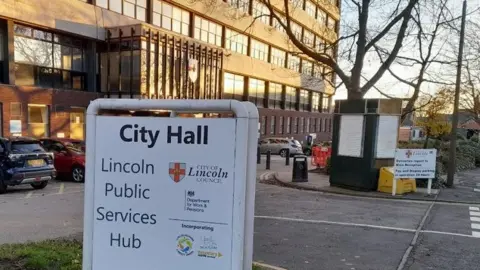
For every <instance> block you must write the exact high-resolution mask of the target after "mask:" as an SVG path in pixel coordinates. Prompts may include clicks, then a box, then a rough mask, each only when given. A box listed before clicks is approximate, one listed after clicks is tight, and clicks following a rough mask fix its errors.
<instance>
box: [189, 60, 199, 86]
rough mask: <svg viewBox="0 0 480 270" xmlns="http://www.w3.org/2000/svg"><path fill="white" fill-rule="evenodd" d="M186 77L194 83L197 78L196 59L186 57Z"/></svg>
mask: <svg viewBox="0 0 480 270" xmlns="http://www.w3.org/2000/svg"><path fill="white" fill-rule="evenodd" d="M188 77H189V78H190V80H191V81H192V82H193V83H194V82H196V81H197V79H198V60H196V59H193V58H189V59H188Z"/></svg>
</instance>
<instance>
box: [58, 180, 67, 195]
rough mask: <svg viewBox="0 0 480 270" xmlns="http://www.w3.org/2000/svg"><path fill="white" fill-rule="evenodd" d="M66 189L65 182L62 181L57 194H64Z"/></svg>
mask: <svg viewBox="0 0 480 270" xmlns="http://www.w3.org/2000/svg"><path fill="white" fill-rule="evenodd" d="M64 190H65V184H64V183H61V184H60V187H59V188H58V193H57V194H63V191H64Z"/></svg>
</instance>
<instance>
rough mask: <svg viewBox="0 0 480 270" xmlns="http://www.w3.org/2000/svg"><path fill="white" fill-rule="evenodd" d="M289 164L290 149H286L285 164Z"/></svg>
mask: <svg viewBox="0 0 480 270" xmlns="http://www.w3.org/2000/svg"><path fill="white" fill-rule="evenodd" d="M289 165H290V149H287V156H286V157H285V166H289Z"/></svg>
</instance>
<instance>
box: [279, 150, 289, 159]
mask: <svg viewBox="0 0 480 270" xmlns="http://www.w3.org/2000/svg"><path fill="white" fill-rule="evenodd" d="M280 156H281V157H286V156H287V149H282V150H280Z"/></svg>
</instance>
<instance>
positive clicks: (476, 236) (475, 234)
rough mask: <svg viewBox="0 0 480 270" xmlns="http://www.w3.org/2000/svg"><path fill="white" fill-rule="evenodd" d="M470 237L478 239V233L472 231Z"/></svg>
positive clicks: (479, 233) (479, 234)
mask: <svg viewBox="0 0 480 270" xmlns="http://www.w3.org/2000/svg"><path fill="white" fill-rule="evenodd" d="M472 236H473V237H475V238H480V232H476V231H472Z"/></svg>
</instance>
